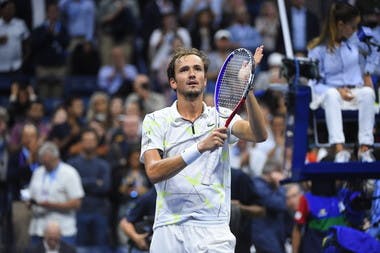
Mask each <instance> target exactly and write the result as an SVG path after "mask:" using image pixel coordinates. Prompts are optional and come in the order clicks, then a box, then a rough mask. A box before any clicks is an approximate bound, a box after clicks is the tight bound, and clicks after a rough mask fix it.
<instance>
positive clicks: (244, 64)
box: [202, 48, 261, 185]
mask: <svg viewBox="0 0 380 253" xmlns="http://www.w3.org/2000/svg"><path fill="white" fill-rule="evenodd" d="M256 52H257V51H256ZM260 59H261V58H260ZM254 70H255V61H254V58H253V56H252V54H251V52H250V51H248V50H247V49H245V48H239V49H236V50H234V51H233V52H232V53H230V54H229V55H228V56H227V58H226V60H225V61H224V63H223V66H222V68H221V69H220V71H219V74H218V78H217V81H216V86H215V92H214V104H215V108H216V111H217V115H216V127H219V118H227V120H226V123H225V127H228V126H229V124H230V123H231V121H232V119H233V118H234V116H235V115H236V114H237V113H238V112H239V110H240V109H241V107H242V106H243V104H244V103H245V100H246V98H247V95H248V92H249V91H250V90H252V89H253V86H254V84H253V79H254ZM220 152H221V148H218V149H217V150H214V151H212V152H211V153H214V154H211V157H210V158H209V166H207V168H206V170H205V173H204V174H203V178H202V184H204V185H210V184H211V175H212V173H213V168H214V167H215V163H216V162H218V158H219V153H220Z"/></svg>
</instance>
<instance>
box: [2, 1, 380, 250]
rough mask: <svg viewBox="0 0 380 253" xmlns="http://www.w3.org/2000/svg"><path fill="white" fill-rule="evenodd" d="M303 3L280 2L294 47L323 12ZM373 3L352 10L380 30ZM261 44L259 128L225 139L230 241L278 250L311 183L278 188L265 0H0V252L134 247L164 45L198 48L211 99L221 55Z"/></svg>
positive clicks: (284, 155)
mask: <svg viewBox="0 0 380 253" xmlns="http://www.w3.org/2000/svg"><path fill="white" fill-rule="evenodd" d="M307 2H308V1H304V0H291V1H289V3H288V12H289V13H288V15H289V16H288V17H289V28H290V33H291V38H292V42H293V48H294V52H295V54H296V55H299V56H304V57H306V56H307V44H308V42H309V41H310V40H311V39H313V38H315V37H317V36H318V35H319V32H320V29H321V27H322V23H323V21H324V19H323V18H324V17H325V16H326V15H325V14H322V15H321V16H322V19H320V18H319V15H317V14H318V13H314V12H313V11H312V10H311V9H310V8H309V7H308V6H307ZM327 2H333V1H327ZM356 2H358V3H359V2H362V1H356ZM363 2H371V1H363ZM358 7H361V5H360V4H358ZM375 7H376V8H377V9H376V8H372V10H367V9H365V8H362V7H361V10H362V11H365V13H367V12H369V11H377V13H376V12H374V13H375V14H372V13H369V14H368V15H367V19H364V21H366V22H367V24H368V25H373V26H372V27H373V28H374V29H373V31H374V32H377V33H378V34H379V37H380V18H379V16H380V6H375ZM323 12H324V13H326V12H327V10H323ZM319 14H321V13H319ZM371 15H372V16H371ZM373 16H374V17H375V21H374V18H373ZM376 18H377V19H376ZM371 22H372V23H371ZM373 22H375V23H374V24H373ZM376 22H377V23H376ZM375 27H376V28H375ZM262 44H263V45H264V50H265V52H264V60H263V63H262V64H261V65H260V66H259V69H257V72H256V74H257V75H256V79H255V81H256V90H255V91H256V94H258V96H259V97H260V105H261V108H262V110H263V112H264V114H265V118H266V124H267V129H268V133H269V137H268V139H267V141H265V142H263V143H260V144H256V145H253V144H252V143H249V142H244V141H239V142H238V143H237V144H236V145H234V146H231V148H230V156H231V158H230V159H231V167H232V168H233V175H232V181H233V182H232V198H233V200H234V201H233V206H232V214H235V215H236V216H233V217H232V218H231V229H232V230H233V232H234V233H235V235H236V237H237V238H238V239H237V242H238V246H237V251H236V252H249V250H250V248H256V252H258V253H259V252H274V253H281V252H284V253H285V252H289V248H290V247H291V246H290V245H291V242H290V238H291V237H292V227H293V225H294V221H293V218H292V216H294V214H295V213H297V211H298V206H299V203H298V202H299V199H300V198H301V195H302V194H303V193H302V191H303V192H307V191H309V190H310V189H312V187H311V186H310V185H307V184H304V185H298V184H295V185H288V186H286V187H283V186H281V185H280V181H281V180H282V179H284V178H285V177H287V176H289V171H290V169H291V150H287V149H286V148H285V141H286V140H285V131H286V116H287V103H286V94H285V92H284V91H285V90H286V88H284V87H286V85H287V83H288V81H289V80H287V79H286V78H284V77H283V76H281V73H280V72H281V66H282V59H283V57H284V55H285V52H284V46H283V35H282V31H281V26H280V18H279V13H278V8H277V4H276V1H272V0H260V1H243V0H194V1H193V0H182V1H180V0H144V1H142V0H55V1H54V0H36V1H34V0H33V1H32V0H30V1H26V0H0V219H1V221H0V222H1V224H0V251H1V250H5V251H4V252H24V250H25V249H27V250H28V251H27V252H42V251H38V247H39V248H40V249H42V248H49V249H52V250H54V249H56V248H57V245H60V246H59V247H60V248H62V249H65V250H66V251H63V252H75V250H76V252H116V249H117V250H119V251H118V252H146V250H147V249H148V247H149V240H146V239H147V238H149V236H150V233H151V231H149V230H144V225H145V226H146V224H151V223H149V222H151V219H152V215H154V210H153V211H152V208H154V205H152V201H154V200H155V194H156V193H155V191H154V187H153V186H152V184H151V183H150V182H149V180H148V179H147V176H146V174H145V171H144V166H143V165H142V164H141V163H140V160H139V158H140V141H141V125H142V120H143V118H144V116H145V115H146V114H147V113H150V112H153V111H155V110H158V109H161V108H164V107H166V106H170V105H171V104H172V102H173V101H174V100H175V93H174V92H173V91H172V90H171V89H170V87H169V85H168V81H167V74H166V66H167V64H168V61H169V58H170V56H171V54H172V53H173V51H174V50H175V48H177V47H196V48H198V49H201V50H203V51H204V52H206V53H207V55H208V56H209V60H210V66H209V69H208V73H207V74H208V76H207V79H208V84H207V88H206V91H207V94H206V96H205V98H204V100H205V103H206V104H207V105H210V106H212V105H213V98H212V96H213V91H214V87H215V82H216V79H217V75H218V72H219V69H220V67H221V66H222V64H223V62H224V59H225V58H226V56H227V55H228V53H229V52H230V51H231V50H233V49H234V48H238V47H244V48H247V49H250V50H252V51H254V50H255V48H256V47H257V46H260V45H262ZM379 66H380V63H379ZM379 73H380V71H379ZM379 73H378V74H379ZM373 78H374V80H375V81H376V80H379V79H375V78H376V76H373ZM377 130H378V129H377ZM375 141H376V140H375ZM310 150H311V152H317V151H316V150H315V149H312V148H311V149H310ZM309 155H310V154H309ZM310 157H311V155H310V156H309V158H310ZM315 160H316V158H313V159H311V158H310V159H309V162H312V161H315ZM40 165H44V166H43V167H41V166H40ZM283 168H285V170H283ZM50 170H52V171H55V172H54V173H49V171H50ZM241 173H243V174H241ZM315 184H317V183H315ZM336 192H337V191H336V190H332V191H331V192H329V193H328V194H326V195H329V196H330V195H331V194H332V193H333V194H335V193H336ZM141 196H144V197H141ZM153 204H154V203H153ZM234 210H235V211H236V210H237V211H236V212H234ZM247 221H248V222H247ZM141 222H143V223H141ZM296 222H298V223H299V224H301V223H302V222H299V221H298V220H297V221H296ZM303 222H304V221H303ZM140 223H141V224H143V225H140V227H142V228H140V230H143V231H140V230H139V231H137V230H138V229H137V227H138V226H137V224H140ZM247 224H248V225H247ZM302 224H303V223H302ZM135 225H136V227H134V226H135ZM233 225H235V228H236V227H237V228H236V229H235V230H234V229H233V228H234V227H233ZM243 225H244V226H243ZM360 227H361V228H362V227H363V226H360ZM243 228H244V229H243ZM136 231H137V232H138V233H136ZM296 232H297V231H296ZM141 234H143V236H141ZM293 246H294V245H293ZM112 250H115V251H112ZM130 250H131V251H130ZM247 250H248V251H247ZM60 252H61V251H60ZM293 252H298V251H293ZM299 252H301V251H299Z"/></svg>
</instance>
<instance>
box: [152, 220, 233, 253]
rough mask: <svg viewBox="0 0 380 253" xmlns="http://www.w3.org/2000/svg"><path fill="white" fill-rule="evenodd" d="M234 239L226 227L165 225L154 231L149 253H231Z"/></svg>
mask: <svg viewBox="0 0 380 253" xmlns="http://www.w3.org/2000/svg"><path fill="white" fill-rule="evenodd" d="M235 244H236V238H235V236H234V235H233V234H232V233H231V230H230V228H229V226H228V225H213V226H207V227H206V226H194V225H167V226H161V227H158V228H156V229H155V230H154V233H153V239H152V243H151V245H150V252H151V253H163V252H173V253H185V252H186V253H202V252H205V253H206V252H207V253H231V252H234V251H235Z"/></svg>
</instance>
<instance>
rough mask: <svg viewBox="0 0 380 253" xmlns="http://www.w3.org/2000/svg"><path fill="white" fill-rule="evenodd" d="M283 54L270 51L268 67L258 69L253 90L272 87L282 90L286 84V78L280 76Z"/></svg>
mask: <svg viewBox="0 0 380 253" xmlns="http://www.w3.org/2000/svg"><path fill="white" fill-rule="evenodd" d="M283 58H284V56H283V55H282V54H280V53H278V52H274V53H271V54H270V55H269V57H268V58H267V59H268V62H267V65H268V69H267V70H264V71H260V72H259V73H258V74H257V77H256V80H255V90H256V91H263V90H267V89H270V88H271V87H273V89H276V88H277V89H280V90H281V88H282V89H283V90H284V89H285V88H286V87H287V86H286V85H287V80H286V79H285V78H284V77H283V76H281V75H282V74H281V67H282V59H283Z"/></svg>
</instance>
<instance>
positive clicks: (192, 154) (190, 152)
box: [181, 143, 202, 164]
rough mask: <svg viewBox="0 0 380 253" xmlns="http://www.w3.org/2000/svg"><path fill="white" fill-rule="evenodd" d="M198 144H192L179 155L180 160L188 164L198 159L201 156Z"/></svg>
mask: <svg viewBox="0 0 380 253" xmlns="http://www.w3.org/2000/svg"><path fill="white" fill-rule="evenodd" d="M197 146H198V143H194V144H193V145H191V146H190V147H188V148H187V149H185V150H184V151H182V153H181V157H182V159H183V160H184V161H185V163H186V164H190V163H192V162H194V161H195V160H196V159H197V158H198V157H200V156H201V154H202V153H201V152H199V150H198V147H197Z"/></svg>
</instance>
